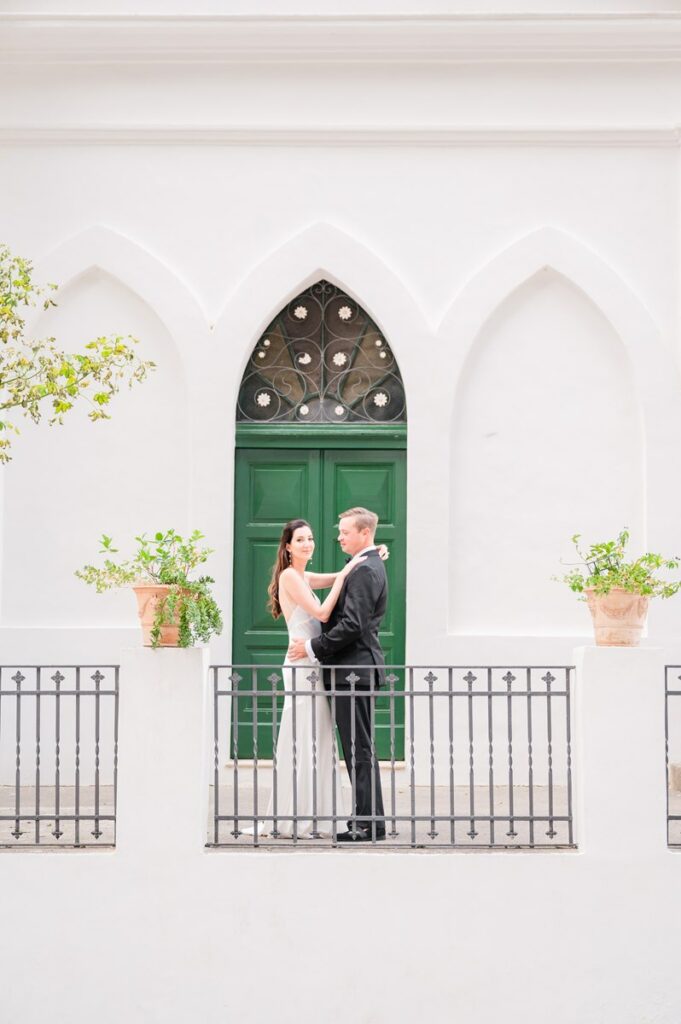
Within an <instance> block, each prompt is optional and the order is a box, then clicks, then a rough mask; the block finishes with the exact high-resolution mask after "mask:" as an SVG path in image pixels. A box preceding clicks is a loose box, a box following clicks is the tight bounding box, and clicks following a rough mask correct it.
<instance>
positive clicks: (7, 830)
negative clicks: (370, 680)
mask: <svg viewBox="0 0 681 1024" xmlns="http://www.w3.org/2000/svg"><path fill="white" fill-rule="evenodd" d="M383 785H384V795H385V798H386V809H387V814H388V833H389V835H388V838H387V840H386V841H385V842H384V843H379V844H377V849H381V850H386V849H390V848H394V849H401V848H403V847H404V846H411V845H415V846H417V847H419V848H421V849H434V848H438V847H439V848H442V847H443V846H444V847H448V846H451V844H452V838H453V841H454V843H455V845H456V846H457V847H458V848H470V849H474V848H478V849H480V848H487V847H489V845H490V844H491V841H492V837H491V833H490V823H489V822H488V821H484V820H483V818H484V817H485V816H488V815H489V813H490V811H489V807H490V793H489V789H488V788H487V787H484V786H476V787H475V789H474V792H473V805H474V812H473V813H474V821H475V826H474V831H475V832H477V835H475V836H470V835H469V834H468V833H469V832H470V831H471V819H470V814H471V808H470V798H471V795H470V792H469V790H468V787H464V786H457V787H455V791H454V813H455V815H456V816H457V818H459V817H461V818H463V820H457V821H456V822H455V823H454V827H453V832H452V825H451V823H450V822H449V820H446V819H447V817H448V816H449V814H450V794H449V791H448V789H446V788H445V787H436V789H435V792H434V810H435V825H434V828H433V827H432V825H431V821H430V815H431V792H430V789H429V787H427V786H417V787H416V791H415V812H416V817H417V819H419V820H417V821H416V823H415V826H414V829H413V831H412V826H411V822H410V821H409V820H404V819H405V818H408V817H409V815H410V814H411V797H410V792H409V788H408V786H405V785H402V784H396V787H395V802H394V807H393V804H392V798H391V789H390V781H389V778H386V779H384V782H383ZM54 795H55V794H54V790H53V788H52V787H49V786H45V787H41V793H40V808H39V812H40V814H41V815H42V816H44V820H42V821H41V822H40V828H39V832H40V845H46V846H52V847H54V846H70V845H74V843H75V842H76V828H75V823H74V822H73V820H69V818H71V819H72V818H73V815H74V813H75V790H74V788H73V787H69V786H64V787H62V788H61V791H60V814H61V817H60V819H59V830H60V831H61V832H62V835H61V837H59V838H57V837H56V836H55V835H54V832H55V830H56V826H55V822H56V817H55V803H54ZM233 795H234V791H233V788H232V787H231V785H230V784H229V783H228V782H227V781H225V782H224V784H221V786H220V800H219V806H220V815H221V816H222V815H232V814H233V812H234V801H233ZM529 797H530V794H529V790H528V788H527V787H526V786H516V787H515V788H514V792H513V800H514V808H513V810H514V818H513V828H512V829H511V818H510V806H509V792H508V788H507V787H503V786H497V787H495V788H494V790H493V793H492V800H493V807H494V814H495V815H496V816H497V817H498V818H501V819H502V820H498V821H496V822H495V823H494V836H493V841H494V845H495V846H507V847H525V848H526V847H527V846H528V845H530V825H529V823H528V822H527V821H523V820H522V818H523V817H527V816H528V814H529ZM268 798H269V786H268V785H265V784H264V785H263V786H262V788H260V791H259V807H260V808H264V807H266V806H267V801H268ZM212 799H213V792H212V788H211V803H210V809H209V820H208V822H207V842H209V843H213V841H214V838H215V831H214V830H215V822H214V820H213V802H212ZM533 804H534V817H535V823H534V828H533V841H534V845H535V846H538V847H542V848H546V847H556V848H565V847H566V846H568V845H569V843H570V834H569V829H568V825H567V822H565V821H560V820H554V824H553V830H554V831H555V833H556V834H555V836H553V837H550V836H548V835H547V834H546V833H547V832H548V831H549V822H548V816H549V791H548V789H547V788H546V787H545V786H537V787H535V788H534V792H533ZM669 809H670V813H671V814H678V815H681V792H678V791H674V792H672V793H670V805H669ZM393 811H394V814H395V818H396V821H395V824H394V826H393V823H392V821H391V815H392V813H393ZM35 813H36V793H35V788H34V787H31V786H24V787H22V788H21V790H20V815H22V816H23V815H34V814H35ZM99 813H100V815H102V816H103V817H102V818H101V819H100V821H99V826H98V828H99V831H100V833H101V835H100V836H99V837H96V836H95V835H93V833H94V832H95V831H96V830H97V829H96V826H95V793H94V789H93V788H92V787H82V788H81V792H80V814H81V816H82V817H83V818H84V819H85V820H82V821H81V823H80V828H79V836H78V841H79V842H80V843H81V844H86V845H91V846H107V845H111V844H112V843H113V837H114V826H113V821H111V820H106V818H107V816H112V815H113V787H111V786H103V787H101V789H100V807H99ZM15 814H16V806H15V790H14V787H13V786H0V846H3V847H17V846H23V847H25V846H33V845H34V844H35V842H36V826H35V822H31V821H26V820H22V821H21V823H20V831H21V832H22V835H20V836H19V837H18V838H15V836H14V835H12V833H13V831H15V829H16V826H15V817H14V816H15ZM553 814H554V815H555V818H556V819H559V818H561V817H564V816H566V814H567V791H566V789H565V788H564V787H559V786H557V787H555V788H554V792H553ZM249 815H252V799H249V787H247V786H246V784H245V780H244V785H243V787H241V786H240V794H239V816H240V817H239V822H238V828H239V830H240V831H241V830H243V829H247V828H248V827H249V825H250V826H251V828H252V826H253V819H252V817H250V818H249ZM479 816H482V817H479ZM400 819H402V820H400ZM320 827H321V826H320ZM344 827H345V826H344V822H343V821H339V823H338V829H339V831H340V830H342V829H343V828H344ZM234 830H235V825H234V820H233V818H231V817H229V820H225V821H219V822H218V843H219V844H220V845H221V846H226V847H230V848H233V849H244V847H253V846H254V845H255V840H254V837H253V835H244V834H241V835H239V836H237V837H235V836H234V835H232V833H233V832H234ZM511 830H512V831H514V832H515V833H516V835H515V836H513V835H509V834H508V833H509V832H510V831H511ZM393 831H394V832H395V833H396V834H395V835H390V833H391V832H393ZM431 831H434V832H436V833H437V834H436V835H434V836H431V835H430V834H429V833H430V832H431ZM670 842H671V843H674V844H675V845H681V822H672V823H671V825H670ZM258 845H259V846H261V847H263V848H267V849H279V850H287V849H288V850H290V849H292V848H293V847H294V846H295V847H296V848H297V849H306V850H313V849H319V850H324V849H328V848H329V847H330V846H331V845H332V844H331V840H330V839H315V840H310V839H307V840H299V841H298V842H297V843H295V844H294V842H293V840H292V839H272V838H271V837H269V836H268V837H259V838H258ZM362 848H363V849H366V848H367V847H366V846H363V847H362Z"/></svg>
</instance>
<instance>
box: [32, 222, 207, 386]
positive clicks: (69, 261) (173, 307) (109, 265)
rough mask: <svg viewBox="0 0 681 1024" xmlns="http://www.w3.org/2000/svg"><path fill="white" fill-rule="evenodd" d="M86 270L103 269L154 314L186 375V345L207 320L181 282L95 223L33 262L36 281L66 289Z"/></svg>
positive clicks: (134, 246)
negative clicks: (177, 353) (174, 346)
mask: <svg viewBox="0 0 681 1024" xmlns="http://www.w3.org/2000/svg"><path fill="white" fill-rule="evenodd" d="M91 269H100V270H103V271H104V272H105V273H106V274H109V275H110V276H111V277H112V278H114V279H115V280H117V281H119V282H120V283H121V284H123V285H124V286H125V287H126V288H128V289H130V291H131V292H133V293H134V294H135V295H137V296H138V297H139V298H140V299H142V301H143V302H145V303H146V304H147V305H148V306H149V308H150V309H151V310H152V311H153V312H154V313H155V315H156V316H157V317H158V319H159V320H160V321H161V323H162V324H163V326H164V328H165V329H166V331H167V332H168V334H169V336H170V337H171V338H172V339H173V342H174V343H175V345H176V347H177V350H178V352H179V355H180V359H181V361H182V364H183V369H184V372H185V375H186V376H189V375H190V372H191V360H190V352H189V347H190V345H191V343H192V342H194V341H195V340H196V338H197V337H198V338H200V337H202V336H204V337H207V335H208V325H207V319H206V316H205V313H204V311H203V309H202V308H201V304H200V302H199V300H198V298H197V297H196V296H195V295H194V293H193V292H192V291H191V289H190V288H189V286H188V285H187V284H186V282H185V281H184V280H183V279H182V278H180V277H179V276H178V275H177V274H176V273H175V272H174V271H173V270H171V269H170V267H169V266H168V265H167V264H166V263H164V262H163V261H162V260H160V259H159V258H158V257H157V256H154V255H153V254H152V253H151V252H150V251H149V250H148V249H145V248H144V247H143V246H141V245H140V244H139V243H137V242H135V241H133V239H131V238H128V237H127V236H126V235H123V234H120V233H119V232H118V231H113V230H112V229H111V228H107V227H105V226H104V225H101V224H98V225H93V226H92V227H89V228H86V229H85V230H84V231H81V232H79V233H78V234H77V235H73V236H71V237H70V238H67V239H66V240H65V241H63V242H61V243H60V244H59V245H58V246H56V247H55V248H54V249H53V250H52V251H51V252H50V253H48V255H47V256H45V257H44V258H43V259H42V260H40V261H39V262H38V263H37V264H36V272H37V275H38V276H39V278H40V280H43V281H56V282H57V283H58V284H59V286H60V287H61V288H65V287H66V286H67V285H69V284H71V283H72V282H73V281H75V280H76V279H77V278H78V277H80V276H82V275H83V274H85V273H86V272H87V271H89V270H91Z"/></svg>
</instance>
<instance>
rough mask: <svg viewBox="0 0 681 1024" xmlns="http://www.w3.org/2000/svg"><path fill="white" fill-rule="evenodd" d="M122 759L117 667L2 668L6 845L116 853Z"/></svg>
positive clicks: (0, 818) (0, 839)
mask: <svg viewBox="0 0 681 1024" xmlns="http://www.w3.org/2000/svg"><path fill="white" fill-rule="evenodd" d="M117 757H118V667H117V666H113V665H69V666H63V665H62V666H58V667H57V666H53V665H50V666H47V665H31V666H25V665H21V666H16V665H13V666H8V665H3V666H0V846H2V847H16V846H77V847H81V846H82V847H85V846H113V845H114V843H115V823H116V776H117Z"/></svg>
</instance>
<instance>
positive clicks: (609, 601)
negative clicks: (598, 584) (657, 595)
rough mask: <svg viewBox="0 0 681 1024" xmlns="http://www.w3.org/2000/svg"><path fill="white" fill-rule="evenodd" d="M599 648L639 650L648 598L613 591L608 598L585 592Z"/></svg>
mask: <svg viewBox="0 0 681 1024" xmlns="http://www.w3.org/2000/svg"><path fill="white" fill-rule="evenodd" d="M585 593H586V600H587V603H588V605H589V611H590V612H591V617H592V619H593V622H594V633H595V635H596V644H597V645H598V646H599V647H638V644H639V640H640V639H641V633H642V632H643V627H644V626H645V624H646V616H647V614H648V604H649V602H650V598H649V597H643V596H642V595H641V594H630V593H629V592H628V591H627V590H622V588H621V587H613V588H612V590H611V591H610V593H609V594H600V595H597V594H596V592H595V591H594V590H593V588H591V587H589V588H587V590H586V591H585Z"/></svg>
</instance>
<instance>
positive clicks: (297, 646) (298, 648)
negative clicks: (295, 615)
mask: <svg viewBox="0 0 681 1024" xmlns="http://www.w3.org/2000/svg"><path fill="white" fill-rule="evenodd" d="M306 656H307V654H306V651H305V641H304V640H301V639H300V638H299V637H295V636H294V637H293V639H292V640H291V643H290V644H289V648H288V659H289V661H302V660H303V658H305V657H306Z"/></svg>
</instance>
